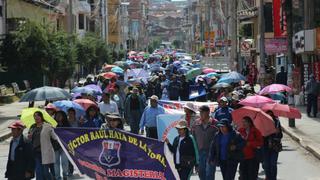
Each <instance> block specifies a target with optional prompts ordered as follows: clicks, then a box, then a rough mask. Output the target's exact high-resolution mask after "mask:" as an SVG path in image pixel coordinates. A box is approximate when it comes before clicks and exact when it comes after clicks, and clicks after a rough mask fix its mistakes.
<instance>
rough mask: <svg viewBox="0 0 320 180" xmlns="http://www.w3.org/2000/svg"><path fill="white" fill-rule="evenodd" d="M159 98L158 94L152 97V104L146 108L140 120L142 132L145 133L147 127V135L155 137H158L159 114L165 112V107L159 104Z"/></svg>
mask: <svg viewBox="0 0 320 180" xmlns="http://www.w3.org/2000/svg"><path fill="white" fill-rule="evenodd" d="M158 100H159V98H158V96H156V95H153V96H151V97H150V106H148V107H146V108H145V110H144V112H143V114H142V117H141V120H140V130H141V134H144V127H146V131H147V137H149V138H154V139H158V132H157V116H158V115H160V114H164V113H165V111H164V109H163V107H161V106H158Z"/></svg>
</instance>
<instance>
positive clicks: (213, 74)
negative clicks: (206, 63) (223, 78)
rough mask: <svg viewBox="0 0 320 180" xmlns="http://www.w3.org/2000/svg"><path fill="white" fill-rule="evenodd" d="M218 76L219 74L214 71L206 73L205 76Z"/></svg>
mask: <svg viewBox="0 0 320 180" xmlns="http://www.w3.org/2000/svg"><path fill="white" fill-rule="evenodd" d="M219 76H220V74H218V73H215V72H212V73H209V74H206V77H207V78H213V77H219Z"/></svg>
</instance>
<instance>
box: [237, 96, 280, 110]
mask: <svg viewBox="0 0 320 180" xmlns="http://www.w3.org/2000/svg"><path fill="white" fill-rule="evenodd" d="M270 103H275V102H274V101H273V100H272V99H270V98H267V97H264V96H259V95H255V96H249V97H247V98H245V99H243V100H241V101H240V102H239V104H241V105H244V106H251V107H256V108H261V107H262V106H264V105H265V104H270Z"/></svg>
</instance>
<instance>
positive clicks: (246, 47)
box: [241, 41, 251, 57]
mask: <svg viewBox="0 0 320 180" xmlns="http://www.w3.org/2000/svg"><path fill="white" fill-rule="evenodd" d="M250 49H251V45H250V43H249V42H247V41H242V42H241V56H243V57H249V56H250Z"/></svg>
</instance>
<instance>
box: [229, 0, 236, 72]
mask: <svg viewBox="0 0 320 180" xmlns="http://www.w3.org/2000/svg"><path fill="white" fill-rule="evenodd" d="M230 6H231V8H230V18H231V23H230V31H231V58H230V61H231V62H230V63H232V66H231V69H232V70H233V71H236V70H237V62H238V61H237V48H238V43H237V39H238V31H237V27H238V26H237V23H238V18H237V10H238V1H233V0H231V3H230Z"/></svg>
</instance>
